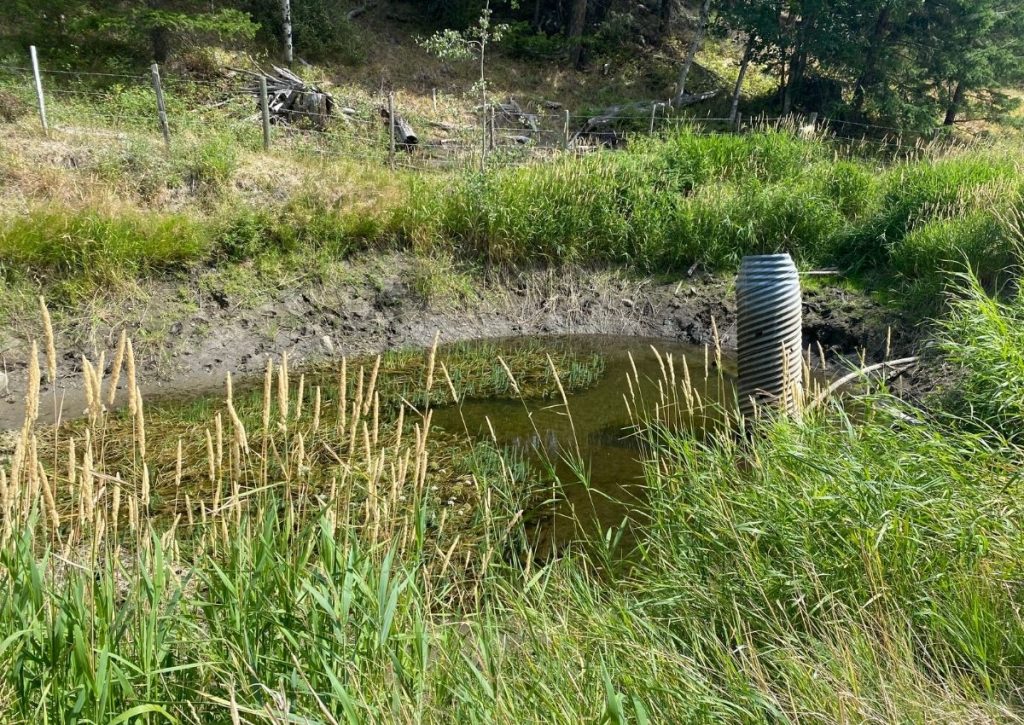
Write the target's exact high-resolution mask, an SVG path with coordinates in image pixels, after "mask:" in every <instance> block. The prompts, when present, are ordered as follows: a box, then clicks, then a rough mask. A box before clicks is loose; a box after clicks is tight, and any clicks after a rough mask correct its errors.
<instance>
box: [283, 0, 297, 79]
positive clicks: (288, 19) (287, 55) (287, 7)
mask: <svg viewBox="0 0 1024 725" xmlns="http://www.w3.org/2000/svg"><path fill="white" fill-rule="evenodd" d="M281 22H282V24H283V25H284V62H285V63H287V64H288V65H289V66H290V65H291V64H292V61H293V60H294V53H295V51H294V47H293V46H292V3H291V0H281Z"/></svg>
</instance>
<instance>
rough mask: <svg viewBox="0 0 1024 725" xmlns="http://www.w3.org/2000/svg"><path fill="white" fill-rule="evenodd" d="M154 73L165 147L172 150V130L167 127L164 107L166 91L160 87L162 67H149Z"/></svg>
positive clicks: (165, 108)
mask: <svg viewBox="0 0 1024 725" xmlns="http://www.w3.org/2000/svg"><path fill="white" fill-rule="evenodd" d="M149 69H150V71H152V73H153V91H154V92H155V93H156V114H157V118H158V119H159V120H160V131H161V132H162V133H163V135H164V145H165V146H167V149H168V150H170V148H171V129H170V127H169V126H168V125H167V107H166V106H165V105H164V89H163V86H161V85H160V66H159V65H157V64H156V63H154V64H153V65H151V66H150V67H149Z"/></svg>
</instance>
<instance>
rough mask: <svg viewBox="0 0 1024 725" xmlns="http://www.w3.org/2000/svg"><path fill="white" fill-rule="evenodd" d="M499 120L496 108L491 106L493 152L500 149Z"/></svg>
mask: <svg viewBox="0 0 1024 725" xmlns="http://www.w3.org/2000/svg"><path fill="white" fill-rule="evenodd" d="M497 124H498V120H497V113H496V112H495V110H494V106H491V151H494V149H496V148H498V128H497Z"/></svg>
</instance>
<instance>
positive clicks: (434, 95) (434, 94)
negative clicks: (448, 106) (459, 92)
mask: <svg viewBox="0 0 1024 725" xmlns="http://www.w3.org/2000/svg"><path fill="white" fill-rule="evenodd" d="M430 100H431V101H433V103H434V113H437V89H436V88H431V89H430Z"/></svg>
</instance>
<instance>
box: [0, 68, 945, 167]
mask: <svg viewBox="0 0 1024 725" xmlns="http://www.w3.org/2000/svg"><path fill="white" fill-rule="evenodd" d="M0 70H5V71H9V72H12V73H17V74H24V75H26V76H28V77H27V78H26V79H25V85H26V88H25V89H24V90H25V94H26V95H28V94H30V93H33V92H34V90H35V89H34V88H33V87H32V84H33V75H34V74H33V71H32V68H30V67H26V66H18V65H10V64H0ZM40 74H41V75H49V76H59V77H62V78H67V79H69V81H68V82H70V83H74V82H76V81H83V80H84V79H88V78H91V77H95V78H101V79H128V80H131V81H133V82H135V83H137V84H138V88H142V89H145V90H147V91H148V92H149V93H148V95H150V96H152V97H153V101H154V103H153V112H152V114H140V113H139V112H138V110H137V109H132V110H131V111H127V110H126V112H124V113H116V112H113V113H112V112H110V111H106V112H104V111H101V110H93V109H90V108H89V106H90V105H95V106H99V105H103V104H108V105H115V104H116V103H117V102H118V100H119V94H120V92H119V90H117V89H115V90H101V89H96V88H89V87H84V88H83V87H78V88H75V87H68V86H67V85H66V84H65V85H58V86H57V87H49V88H45V89H44V96H46V97H48V98H51V99H52V101H51V104H50V106H49V108H50V113H51V114H52V118H53V119H54V121H55V123H53V124H51V125H53V126H54V129H53V130H55V131H58V132H66V133H69V134H80V135H95V136H105V135H106V136H110V135H114V136H118V137H123V138H130V137H129V136H128V135H127V134H126V133H125V132H124V131H125V130H127V131H132V132H144V131H145V132H149V133H152V132H153V131H154V130H157V129H159V123H160V122H159V116H158V110H157V108H156V103H155V98H156V93H155V89H154V88H153V86H152V83H151V76H150V75H149V74H145V73H143V74H129V73H109V72H95V71H75V70H54V69H46V68H41V69H40ZM256 76H257V74H256V73H253V77H252V78H249V77H248V75H247V74H246V73H244V72H241V71H239V72H235V73H234V74H233V75H231V76H226V77H224V78H222V79H217V80H207V79H200V78H192V77H188V76H184V75H179V74H175V73H170V74H163V75H162V76H161V85H162V86H163V88H164V90H165V98H166V101H165V103H166V104H167V105H169V106H170V109H169V114H170V119H169V120H170V124H169V126H170V128H171V129H172V136H173V134H174V132H175V130H179V133H180V132H181V131H180V129H183V130H184V131H185V132H186V133H190V134H195V133H198V132H200V131H201V129H202V128H206V127H213V126H218V127H219V129H220V130H222V131H223V130H225V129H226V130H228V131H229V132H232V133H240V132H241V131H242V130H251V131H253V132H254V133H258V131H259V128H260V121H261V113H260V111H259V100H258V98H257V97H256V94H254V93H253V89H252V80H253V79H254V78H255V77H256ZM322 85H323V86H325V87H328V86H329V85H330V84H329V83H327V82H323V83H322ZM197 86H198V87H205V88H215V89H217V91H219V93H220V95H221V96H222V98H221V100H216V102H209V103H205V104H202V103H199V102H198V100H199V98H201V97H202V95H201V94H191V95H190V94H188V93H184V92H183V91H188V90H189V89H194V88H195V87H197ZM5 87H7V88H11V87H12V85H11V83H10V82H7V85H6V86H5ZM14 87H15V88H16V87H17V86H14ZM236 94H238V95H236ZM240 94H244V95H240ZM250 104H251V105H250ZM337 105H341V104H340V103H339V104H337ZM189 106H190V107H189ZM252 106H255V108H252ZM422 106H423V104H422V103H420V104H417V105H415V106H414V107H413V108H409V109H408V110H403V109H402V107H401V105H400V104H399V105H397V106H396V107H395V112H396V114H402V115H403V117H404V118H405V119H406V120H407V121H408V122H409V123H413V124H415V125H416V126H422V125H425V126H428V127H430V128H431V129H437V130H439V131H440V133H434V134H429V135H430V136H432V138H423V137H422V136H421V137H420V138H419V139H417V141H416V143H414V144H410V145H408V146H407V145H406V144H405V139H403V138H396V139H394V146H395V149H394V150H392V148H391V145H392V141H391V140H390V138H389V131H390V129H389V125H388V121H387V119H386V118H379V117H378V114H379V112H380V110H381V109H385V108H387V102H386V99H384V98H376V97H374V98H356V99H352V100H350V101H349V106H347V107H348V108H354V109H355V110H356V112H355V113H339V114H333V115H332V116H331V117H329V118H328V119H326V120H325V117H324V115H323V114H320V113H317V112H313V111H306V110H302V109H296V110H287V109H286V110H282V111H280V112H277V113H275V114H274V117H273V118H272V119H271V120H272V130H271V145H272V146H273V145H274V144H278V145H283V146H285V147H286V148H287V149H288V150H291V151H295V152H299V153H313V154H316V155H319V156H322V157H337V158H352V159H358V160H363V159H374V160H376V161H379V162H381V163H384V164H387V165H389V166H391V167H394V168H402V169H415V170H423V169H439V168H444V167H445V165H448V166H451V167H452V168H458V167H462V166H468V165H471V164H473V165H476V164H479V163H480V162H481V157H483V159H482V160H483V162H484V164H483V165H484V166H492V167H509V166H514V165H516V164H522V163H529V162H531V161H534V160H536V159H540V158H545V159H546V158H552V157H554V156H555V155H557V154H569V153H571V154H572V155H573V156H574V157H581V156H582V155H586V154H587V153H588V152H590V151H593V150H595V149H597V148H600V147H602V146H614V145H616V144H617V143H618V142H619V141H629V140H630V139H635V138H642V137H643V136H646V135H649V134H659V133H666V132H669V131H671V130H673V129H688V130H690V131H692V132H697V133H703V134H708V135H724V134H742V133H757V132H761V131H765V130H770V129H776V130H780V129H789V130H792V131H794V132H799V131H800V130H801V129H803V128H805V127H806V126H807V125H809V122H811V123H813V124H814V128H815V133H814V138H816V139H818V140H821V141H824V142H828V143H832V144H838V145H840V146H845V147H847V148H848V149H850V150H851V151H852V149H854V148H858V147H868V146H870V147H874V148H878V149H886V150H889V151H892V152H894V153H898V154H905V153H921V152H924V151H925V150H926V149H927V148H928V144H929V143H932V140H931V139H932V137H931V136H930V135H929V134H928V132H927V131H919V130H918V131H915V130H911V129H900V128H897V127H894V126H888V125H884V124H874V123H868V122H862V121H853V120H846V119H837V118H830V117H825V116H818V115H816V114H809V115H805V116H799V115H789V116H767V115H766V114H761V115H757V116H751V117H747V118H744V117H742V116H737V117H723V116H712V115H710V113H709V114H708V115H706V116H700V115H678V116H676V115H670V113H671V110H670V109H668V108H667V107H666V106H665V105H663V104H653V105H652V106H651V112H646V111H643V112H640V111H636V110H631V109H627V112H626V113H622V114H618V113H615V112H614V109H609V110H608V111H607V112H602V111H596V112H591V113H582V112H580V111H578V110H577V111H572V110H570V109H550V108H537V109H532V110H531V109H529V108H520V107H519V106H518V105H513V104H503V103H501V102H495V103H489V104H487V105H485V106H477V107H476V108H474V109H454V110H453V109H451V108H448V109H441V110H440V111H439V109H438V108H437V104H436V102H435V103H434V111H433V114H431V113H430V112H429V111H424V110H422ZM247 107H248V108H247ZM633 108H635V107H633ZM183 114H184V118H182V115H183ZM175 116H177V117H178V120H177V121H176V120H175ZM72 119H74V120H72ZM442 119H443V120H442ZM74 121H80V123H77V124H75V123H74ZM69 122H70V123H69ZM328 122H330V126H327V123H328ZM82 123H85V124H86V125H88V124H102V125H107V126H111V127H112V128H113V129H117V131H114V132H111V133H105V132H104V131H103V129H86V128H82V127H81V125H82ZM71 124H74V125H71ZM616 124H624V125H626V126H630V127H629V128H622V127H616ZM845 128H862V129H866V130H868V131H870V130H877V131H883V132H885V134H883V135H882V138H877V137H874V138H872V137H868V136H867V135H866V134H865V135H863V136H862V137H860V138H856V137H853V136H852V135H847V134H845V133H844V132H843V131H842V129H845ZM407 151H408V152H409V153H406V152H407ZM411 154H415V155H411Z"/></svg>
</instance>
